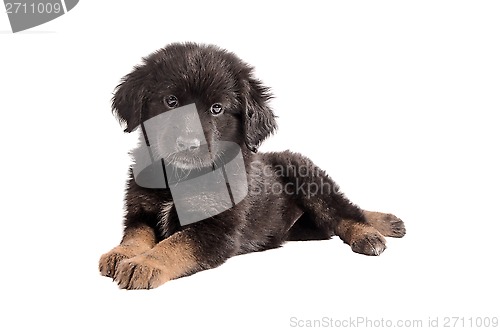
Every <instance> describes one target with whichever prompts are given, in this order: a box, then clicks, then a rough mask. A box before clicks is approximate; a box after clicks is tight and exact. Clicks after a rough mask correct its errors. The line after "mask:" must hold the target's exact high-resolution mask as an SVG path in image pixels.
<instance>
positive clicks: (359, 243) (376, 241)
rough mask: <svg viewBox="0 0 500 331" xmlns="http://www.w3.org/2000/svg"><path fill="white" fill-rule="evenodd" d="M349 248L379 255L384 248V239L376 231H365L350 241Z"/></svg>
mask: <svg viewBox="0 0 500 331" xmlns="http://www.w3.org/2000/svg"><path fill="white" fill-rule="evenodd" d="M351 249H352V250H353V251H354V252H356V253H360V254H364V255H371V256H375V255H380V254H382V252H383V251H384V250H385V239H384V237H383V236H382V235H381V234H379V233H377V232H367V233H365V234H363V235H362V236H360V238H357V239H356V240H354V241H353V242H352V243H351Z"/></svg>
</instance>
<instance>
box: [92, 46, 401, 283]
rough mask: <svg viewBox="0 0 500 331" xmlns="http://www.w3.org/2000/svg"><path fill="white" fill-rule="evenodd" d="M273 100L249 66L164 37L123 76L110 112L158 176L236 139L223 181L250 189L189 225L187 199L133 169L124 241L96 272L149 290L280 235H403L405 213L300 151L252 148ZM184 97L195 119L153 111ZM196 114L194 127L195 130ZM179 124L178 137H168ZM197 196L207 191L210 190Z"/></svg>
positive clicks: (192, 167)
mask: <svg viewBox="0 0 500 331" xmlns="http://www.w3.org/2000/svg"><path fill="white" fill-rule="evenodd" d="M270 98H271V94H270V92H269V89H268V88H267V87H265V86H264V85H263V84H262V83H261V82H260V81H259V80H257V79H256V78H255V77H254V76H253V73H252V67H250V66H249V65H247V64H246V63H244V62H243V61H242V60H240V59H239V58H238V57H237V56H235V55H234V54H232V53H230V52H227V51H225V50H223V49H220V48H218V47H216V46H211V45H199V44H194V43H185V44H181V43H176V44H171V45H168V46H166V47H165V48H163V49H160V50H158V51H157V52H155V53H153V54H151V55H149V56H148V57H146V58H144V61H143V63H142V64H140V65H139V66H136V67H135V68H134V70H133V71H132V72H131V73H129V74H128V75H126V76H125V77H124V78H123V80H122V82H121V84H120V85H118V86H117V89H116V91H115V94H114V97H113V110H114V112H115V114H116V116H117V117H118V119H119V120H120V121H121V122H122V123H123V124H124V126H125V131H126V132H131V131H133V130H135V129H138V130H141V139H140V147H139V148H146V149H148V150H149V151H150V152H151V155H154V156H155V157H156V160H157V161H158V160H160V161H161V166H160V167H159V168H158V169H163V172H164V174H165V173H166V172H167V171H166V170H165V169H166V168H168V167H170V168H172V169H174V172H175V173H184V174H187V175H189V174H191V172H192V171H205V173H208V172H210V171H215V169H216V168H217V167H219V166H220V164H217V162H218V161H220V160H221V158H223V155H225V154H227V153H226V151H225V150H224V149H223V148H222V147H221V146H222V142H231V143H232V144H233V145H234V146H237V147H238V148H237V151H236V152H237V153H238V155H239V156H241V159H242V162H243V165H244V166H243V167H239V168H238V169H239V171H241V172H242V173H240V174H237V173H236V172H235V171H233V172H231V171H229V170H227V169H226V171H225V172H224V176H225V177H224V178H225V179H226V181H227V179H228V178H232V177H231V176H236V175H241V174H243V175H245V177H244V178H246V179H245V181H244V184H245V185H244V186H245V187H244V188H243V189H244V190H245V193H246V194H245V195H244V197H243V198H242V199H241V200H240V201H236V202H235V201H233V205H232V206H231V207H230V208H226V209H222V211H220V212H217V213H215V214H214V213H212V214H210V215H211V216H210V217H206V218H205V219H201V220H195V221H193V222H190V223H189V224H186V223H183V222H181V218H180V215H181V213H180V208H181V207H180V206H183V203H185V202H187V204H185V205H195V203H192V200H189V198H190V197H189V196H188V197H185V198H178V199H174V198H175V194H173V189H172V188H173V186H172V185H170V186H169V185H168V184H167V185H166V186H165V187H164V188H161V187H145V186H144V185H139V183H138V178H137V175H136V174H134V171H133V169H132V168H131V171H130V178H129V181H128V188H127V192H126V214H125V221H124V223H125V229H124V234H123V240H122V241H121V243H120V245H118V246H116V247H115V248H113V249H112V250H111V251H110V252H108V253H106V254H104V255H103V256H102V257H101V259H100V262H99V269H100V272H101V274H102V275H103V276H108V277H112V278H113V279H114V280H115V281H116V282H117V284H118V285H119V286H120V287H121V288H125V289H151V288H155V287H158V286H160V285H161V284H163V283H165V282H167V281H169V280H172V279H175V278H178V277H182V276H186V275H190V274H193V273H195V272H198V271H201V270H205V269H209V268H214V267H217V266H219V265H221V264H222V263H224V261H226V260H227V259H228V258H230V257H232V256H235V255H238V254H244V253H249V252H255V251H262V250H266V249H270V248H275V247H279V246H280V245H282V244H283V243H284V242H285V241H287V240H321V239H329V238H331V237H332V236H334V235H337V236H339V237H340V238H341V239H342V240H343V241H344V242H345V243H346V244H348V245H349V246H350V247H351V248H352V250H353V251H354V252H357V253H361V254H366V255H379V254H380V253H382V251H384V249H385V239H384V236H391V237H402V236H403V235H404V234H405V228H404V224H403V222H402V221H401V220H400V219H398V218H397V217H395V216H394V215H391V214H384V213H378V212H368V211H364V210H362V209H360V208H359V207H357V206H356V205H355V204H353V203H351V202H350V201H349V200H348V199H347V198H346V197H345V196H344V195H343V194H342V193H341V192H340V191H339V189H338V186H337V185H336V184H335V183H334V182H333V181H332V179H331V178H330V177H328V176H327V175H326V174H325V172H324V171H322V170H321V169H319V168H318V167H317V166H315V165H314V163H312V162H311V161H310V160H309V159H307V158H306V157H304V156H302V155H300V154H296V153H292V152H289V151H286V152H280V153H259V152H257V148H258V147H259V145H260V144H261V143H262V141H263V140H264V139H266V138H267V137H268V136H269V135H271V134H272V133H273V132H274V131H275V129H276V121H275V116H274V115H273V112H272V110H271V109H270V107H269V105H268V101H269V99H270ZM188 105H194V106H195V108H191V109H196V111H195V113H194V115H196V116H186V117H177V118H180V120H178V121H177V122H176V123H173V124H172V123H168V124H166V123H164V122H162V121H157V120H156V119H158V118H160V117H161V116H165V114H174V113H173V112H174V111H177V112H179V113H181V114H182V112H183V111H184V110H183V109H187V108H186V106H188ZM149 123H156V124H155V125H156V129H155V130H153V133H152V134H147V135H146V133H145V132H146V131H147V130H148V129H147V128H146V126H147V125H149ZM197 123H198V124H201V129H199V130H198V131H197V130H195V129H193V127H194V126H196V125H198V124H197ZM162 126H164V127H162ZM162 128H163V129H162ZM174 128H175V130H177V132H176V133H175V139H170V140H168V139H166V138H165V135H167V134H171V131H172V130H174ZM195 131H197V133H195V134H193V132H195ZM167 141H170V142H169V143H168V144H167V143H166V142H167ZM226 161H227V160H225V161H224V162H226ZM158 162H159V161H158ZM224 162H222V163H224ZM219 163H220V162H219ZM226 168H227V167H226ZM227 188H228V189H229V185H228V187H227ZM207 194H208V193H207ZM194 195H196V196H198V197H200V196H201V197H202V198H203V197H205V195H206V193H205V192H193V196H194ZM212 198H213V197H212ZM207 199H208V198H207ZM207 199H205V200H206V201H210V203H212V204H213V206H211V207H215V208H216V207H218V206H219V205H220V201H219V200H217V199H212V200H207ZM182 208H184V207H182ZM202 209H203V208H202ZM202 211H206V210H204V209H203V210H202Z"/></svg>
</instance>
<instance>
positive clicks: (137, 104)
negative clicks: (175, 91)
mask: <svg viewBox="0 0 500 331" xmlns="http://www.w3.org/2000/svg"><path fill="white" fill-rule="evenodd" d="M147 76H148V75H147V71H146V67H145V66H144V65H142V66H136V67H134V70H133V71H132V72H131V73H129V74H128V75H126V76H125V77H123V78H122V80H121V83H120V84H119V85H118V86H117V87H116V88H115V93H114V95H113V99H112V106H113V113H114V114H115V116H116V117H117V118H118V120H119V121H120V123H122V124H123V123H125V124H126V127H125V130H124V131H125V132H132V131H133V130H134V129H135V128H136V127H137V126H139V125H140V124H141V114H142V111H143V107H144V105H145V101H146V97H147V95H146V94H147V87H146V82H147Z"/></svg>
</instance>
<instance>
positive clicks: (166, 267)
mask: <svg viewBox="0 0 500 331" xmlns="http://www.w3.org/2000/svg"><path fill="white" fill-rule="evenodd" d="M210 221H213V222H212V223H206V222H205V221H202V222H198V223H195V224H192V225H191V226H190V227H188V228H185V229H183V230H181V231H178V232H176V233H174V234H173V235H171V236H170V237H168V238H166V239H164V240H162V241H160V242H159V243H158V244H157V245H156V246H154V247H153V248H152V249H151V250H149V251H147V252H145V253H143V254H141V255H138V256H135V257H132V258H130V259H126V260H123V261H121V262H120V264H119V265H118V269H117V271H116V274H115V277H114V280H115V281H116V282H117V283H118V285H119V286H120V288H122V289H129V290H134V289H152V288H156V287H158V286H160V285H162V284H163V283H165V282H167V281H169V280H172V279H175V278H179V277H182V276H187V275H190V274H193V273H195V272H197V271H200V270H204V269H210V268H214V267H216V266H219V265H221V264H222V263H224V261H226V260H227V259H228V258H229V257H231V256H233V255H235V251H236V249H237V247H236V242H238V240H237V239H236V238H235V237H234V236H235V233H236V231H233V229H234V226H233V229H231V228H229V227H228V226H227V224H229V223H231V222H232V221H230V222H228V223H227V224H226V225H221V223H223V221H222V220H210ZM233 223H234V222H233ZM229 226H231V225H229Z"/></svg>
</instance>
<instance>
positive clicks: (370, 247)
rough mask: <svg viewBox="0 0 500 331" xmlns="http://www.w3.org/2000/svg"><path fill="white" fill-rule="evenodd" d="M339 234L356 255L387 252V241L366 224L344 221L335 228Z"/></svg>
mask: <svg viewBox="0 0 500 331" xmlns="http://www.w3.org/2000/svg"><path fill="white" fill-rule="evenodd" d="M335 234H337V235H338V236H339V237H340V238H341V239H342V240H343V241H344V242H345V243H346V244H348V245H349V246H351V249H352V250H353V251H354V252H356V253H361V254H365V255H380V254H381V253H382V252H383V251H384V250H385V239H384V236H382V235H381V234H380V232H378V231H377V229H375V228H374V227H372V226H371V225H369V224H366V223H360V222H355V221H352V220H346V219H342V220H340V221H339V222H338V223H337V224H336V226H335Z"/></svg>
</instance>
